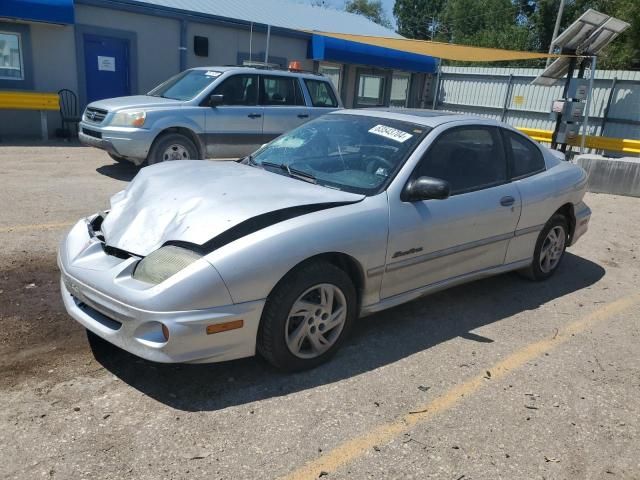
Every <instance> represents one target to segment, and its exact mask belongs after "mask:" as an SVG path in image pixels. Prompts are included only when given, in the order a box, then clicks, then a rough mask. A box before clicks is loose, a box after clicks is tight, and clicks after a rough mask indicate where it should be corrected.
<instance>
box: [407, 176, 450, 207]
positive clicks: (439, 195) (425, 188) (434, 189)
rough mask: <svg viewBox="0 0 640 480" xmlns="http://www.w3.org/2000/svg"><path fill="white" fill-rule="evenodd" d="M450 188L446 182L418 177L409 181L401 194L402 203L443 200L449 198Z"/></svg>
mask: <svg viewBox="0 0 640 480" xmlns="http://www.w3.org/2000/svg"><path fill="white" fill-rule="evenodd" d="M450 193H451V186H450V185H449V182H447V181H446V180H440V179H439V178H432V177H418V178H416V179H415V180H412V181H410V182H409V183H408V184H407V186H406V187H405V189H404V191H403V192H402V201H404V202H420V201H422V200H444V199H445V198H449V195H450Z"/></svg>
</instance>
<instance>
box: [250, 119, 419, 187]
mask: <svg viewBox="0 0 640 480" xmlns="http://www.w3.org/2000/svg"><path fill="white" fill-rule="evenodd" d="M429 130H430V129H429V128H428V127H425V126H422V125H416V124H413V123H409V122H402V121H398V120H390V119H386V118H376V117H367V116H360V115H344V114H334V115H325V116H324V117H320V118H318V119H317V120H313V121H311V122H308V123H305V124H304V125H302V126H300V127H298V128H296V129H294V130H292V131H290V132H288V133H286V134H284V135H282V136H281V137H279V138H277V139H275V140H274V141H273V142H271V143H269V144H268V145H265V146H264V147H263V148H261V149H260V150H258V151H257V152H256V153H255V154H254V155H253V156H252V157H251V158H250V160H251V161H252V162H253V163H254V164H257V165H262V164H263V162H264V165H263V167H264V168H268V169H270V170H272V171H274V172H276V173H281V174H283V175H287V174H289V175H291V172H293V173H294V174H295V173H297V174H304V175H305V176H307V177H308V178H312V179H314V180H315V182H316V183H318V184H319V185H324V186H327V187H332V188H338V189H340V190H345V191H347V192H352V193H361V194H365V195H374V194H376V193H378V192H379V191H380V190H381V189H382V188H384V187H386V185H387V184H388V182H389V180H390V179H391V178H393V176H394V175H395V173H396V172H397V171H398V170H399V168H400V167H401V166H402V164H403V163H404V161H405V159H406V158H407V157H408V156H409V154H410V153H411V152H412V151H413V149H414V148H415V146H416V145H418V143H419V142H420V140H421V139H422V138H423V137H424V135H425V134H426V133H427V132H428V131H429ZM278 167H279V168H278ZM291 176H296V175H291Z"/></svg>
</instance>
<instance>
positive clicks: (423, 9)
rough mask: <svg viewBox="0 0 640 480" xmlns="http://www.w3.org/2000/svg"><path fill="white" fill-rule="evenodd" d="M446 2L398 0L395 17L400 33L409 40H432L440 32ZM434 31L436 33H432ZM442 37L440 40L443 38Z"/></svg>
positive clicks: (437, 0) (395, 6)
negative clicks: (439, 23)
mask: <svg viewBox="0 0 640 480" xmlns="http://www.w3.org/2000/svg"><path fill="white" fill-rule="evenodd" d="M445 5H446V0H396V3H395V4H394V6H393V16H394V17H395V18H396V22H397V25H398V33H399V34H400V35H402V36H405V37H408V38H417V39H420V40H427V39H430V38H431V36H432V33H433V34H434V37H436V36H437V34H438V33H441V32H440V29H439V28H438V19H442V15H443V11H444V7H445ZM432 29H435V31H433V32H432ZM441 37H442V35H441V36H440V38H439V39H442V38H441Z"/></svg>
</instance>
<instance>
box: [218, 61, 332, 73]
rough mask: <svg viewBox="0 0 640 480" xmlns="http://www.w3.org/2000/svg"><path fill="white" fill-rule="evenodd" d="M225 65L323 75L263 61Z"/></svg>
mask: <svg viewBox="0 0 640 480" xmlns="http://www.w3.org/2000/svg"><path fill="white" fill-rule="evenodd" d="M224 66H225V67H245V68H255V69H258V70H277V71H280V72H290V73H306V74H308V75H316V76H318V77H324V75H323V74H322V73H318V72H314V71H312V70H301V69H292V68H284V67H281V66H280V65H279V64H277V63H265V62H255V61H249V60H245V61H244V62H242V65H238V64H228V65H224Z"/></svg>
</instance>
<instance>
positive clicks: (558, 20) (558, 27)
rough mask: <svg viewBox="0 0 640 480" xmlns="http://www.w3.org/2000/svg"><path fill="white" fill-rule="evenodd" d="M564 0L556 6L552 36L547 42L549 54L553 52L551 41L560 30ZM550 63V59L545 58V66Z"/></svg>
mask: <svg viewBox="0 0 640 480" xmlns="http://www.w3.org/2000/svg"><path fill="white" fill-rule="evenodd" d="M564 2H565V0H560V7H558V16H557V17H556V25H555V27H553V36H552V37H551V43H550V44H549V55H551V54H552V53H553V42H554V41H555V39H556V37H557V36H558V30H560V22H561V21H562V11H563V10H564ZM550 63H551V59H550V58H547V67H548V66H549V64H550Z"/></svg>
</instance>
